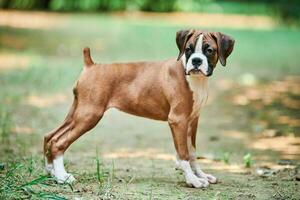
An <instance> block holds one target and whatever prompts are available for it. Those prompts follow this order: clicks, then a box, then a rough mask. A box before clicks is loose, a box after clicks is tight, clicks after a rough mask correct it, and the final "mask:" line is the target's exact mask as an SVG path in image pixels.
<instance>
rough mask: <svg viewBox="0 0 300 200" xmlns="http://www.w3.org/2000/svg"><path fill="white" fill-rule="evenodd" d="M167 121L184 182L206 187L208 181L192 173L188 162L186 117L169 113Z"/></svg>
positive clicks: (196, 186)
mask: <svg viewBox="0 0 300 200" xmlns="http://www.w3.org/2000/svg"><path fill="white" fill-rule="evenodd" d="M168 122H169V125H170V128H171V131H172V135H173V140H174V145H175V148H176V151H177V157H178V165H179V168H180V169H182V170H183V173H184V176H185V180H186V183H187V184H188V185H190V186H193V187H195V188H201V187H207V186H208V185H209V183H208V182H207V181H206V179H204V178H199V177H197V176H196V175H195V174H194V173H193V171H192V168H191V165H190V162H189V152H188V146H187V129H188V122H187V117H183V116H182V117H178V116H176V115H175V116H174V115H173V116H172V115H170V116H169V119H168Z"/></svg>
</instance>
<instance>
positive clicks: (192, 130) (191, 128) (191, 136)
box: [187, 117, 217, 183]
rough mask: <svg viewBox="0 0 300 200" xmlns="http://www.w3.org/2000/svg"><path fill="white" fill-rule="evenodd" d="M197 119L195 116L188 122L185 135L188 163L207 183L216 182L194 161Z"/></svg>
mask: <svg viewBox="0 0 300 200" xmlns="http://www.w3.org/2000/svg"><path fill="white" fill-rule="evenodd" d="M198 120H199V117H196V118H195V119H193V120H192V121H191V122H190V123H189V124H188V137H187V144H188V150H189V158H190V165H191V168H192V170H193V172H194V173H195V174H196V176H198V177H199V178H204V179H206V180H207V181H208V182H209V183H216V182H217V178H215V177H214V176H212V175H211V174H206V173H204V172H203V171H202V170H201V169H200V166H199V164H198V163H197V162H196V160H197V156H196V135H197V127H198Z"/></svg>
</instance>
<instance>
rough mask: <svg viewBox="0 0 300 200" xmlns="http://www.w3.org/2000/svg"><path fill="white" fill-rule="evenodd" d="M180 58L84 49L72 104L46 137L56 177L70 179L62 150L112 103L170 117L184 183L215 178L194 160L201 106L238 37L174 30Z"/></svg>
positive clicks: (202, 182) (203, 184)
mask: <svg viewBox="0 0 300 200" xmlns="http://www.w3.org/2000/svg"><path fill="white" fill-rule="evenodd" d="M176 43H177V46H178V48H179V56H178V58H177V59H175V58H172V59H169V60H165V61H160V62H135V63H116V64H94V62H93V61H92V59H91V57H90V50H89V49H88V48H85V49H84V63H85V66H84V68H83V71H82V73H81V75H80V77H79V79H78V81H77V84H76V87H75V88H74V90H73V92H74V101H73V105H72V107H71V109H70V111H69V114H68V115H67V117H66V119H65V121H64V122H63V123H62V125H61V126H59V127H58V128H57V129H55V130H53V131H52V132H50V133H49V134H47V135H46V136H45V138H44V153H45V157H46V170H47V172H48V173H50V174H51V175H53V176H54V177H56V179H57V180H58V182H72V181H74V180H75V179H74V177H73V176H72V175H71V174H68V173H67V172H66V171H65V168H64V164H63V154H64V152H65V151H66V149H67V148H68V147H69V146H70V145H71V144H72V143H73V142H74V141H75V140H76V139H78V138H79V137H80V136H81V135H83V134H84V133H86V132H87V131H89V130H90V129H92V128H93V127H94V126H95V125H96V124H97V123H98V122H99V120H100V119H101V118H102V116H103V114H104V112H105V111H106V110H108V109H109V108H117V109H119V110H121V111H123V112H126V113H130V114H133V115H137V116H142V117H147V118H150V119H156V120H163V121H168V123H169V125H170V128H171V131H172V135H173V140H174V144H175V148H176V151H177V165H178V167H179V168H181V169H182V170H183V171H184V175H185V179H186V183H187V184H189V185H191V186H193V187H196V188H199V187H207V186H208V185H209V183H216V182H217V179H216V178H215V177H213V176H212V175H209V174H205V173H204V172H202V171H201V169H200V167H199V166H198V165H197V163H196V162H195V159H196V156H195V149H196V142H195V140H196V132H197V124H198V118H199V112H200V108H201V105H202V103H203V102H204V101H205V100H206V98H207V79H208V78H207V77H208V76H210V75H211V74H212V73H213V70H214V68H215V66H216V64H217V62H218V60H220V62H221V64H222V65H223V66H225V65H226V58H227V57H228V56H229V55H230V53H231V52H232V50H233V46H234V40H233V39H232V38H231V37H229V36H227V35H225V34H222V33H219V32H206V31H200V30H182V31H178V32H177V35H176Z"/></svg>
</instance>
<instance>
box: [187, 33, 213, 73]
mask: <svg viewBox="0 0 300 200" xmlns="http://www.w3.org/2000/svg"><path fill="white" fill-rule="evenodd" d="M202 44H203V34H201V35H200V36H199V38H198V40H197V43H196V46H195V52H194V53H193V54H192V55H191V56H190V57H189V60H188V61H187V64H186V65H185V66H186V68H185V70H186V74H189V72H190V71H191V70H192V69H194V66H193V64H192V60H193V58H200V59H201V60H202V64H201V65H200V66H199V69H200V70H201V71H202V73H203V74H205V75H207V70H208V62H207V57H206V56H205V55H204V54H203V52H202ZM182 61H186V58H185V56H184V58H182ZM184 64H185V62H184Z"/></svg>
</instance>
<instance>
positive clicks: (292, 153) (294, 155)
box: [249, 136, 300, 159]
mask: <svg viewBox="0 0 300 200" xmlns="http://www.w3.org/2000/svg"><path fill="white" fill-rule="evenodd" d="M249 147H250V148H253V149H259V150H270V151H276V152H278V153H279V154H280V157H281V158H286V159H300V138H298V137H294V136H279V137H272V138H258V139H256V140H254V141H252V142H251V143H249Z"/></svg>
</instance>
